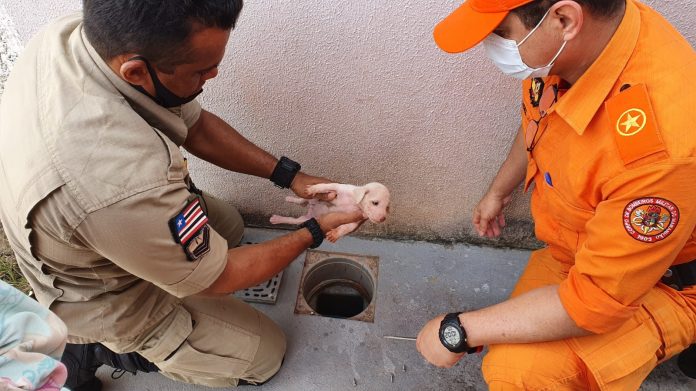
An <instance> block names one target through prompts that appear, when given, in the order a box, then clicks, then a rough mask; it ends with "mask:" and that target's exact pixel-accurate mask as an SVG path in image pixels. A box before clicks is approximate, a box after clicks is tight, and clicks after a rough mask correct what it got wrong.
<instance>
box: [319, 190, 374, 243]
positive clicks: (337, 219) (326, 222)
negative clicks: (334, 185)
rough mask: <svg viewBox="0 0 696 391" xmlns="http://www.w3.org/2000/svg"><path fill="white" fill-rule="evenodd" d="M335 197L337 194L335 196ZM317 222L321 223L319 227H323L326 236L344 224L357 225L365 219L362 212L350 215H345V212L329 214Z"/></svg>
mask: <svg viewBox="0 0 696 391" xmlns="http://www.w3.org/2000/svg"><path fill="white" fill-rule="evenodd" d="M334 196H335V194H334ZM316 219H317V222H318V223H319V226H320V227H321V230H322V231H324V234H326V233H327V232H329V231H331V230H333V229H334V228H337V227H339V226H341V225H343V224H350V223H357V222H359V221H363V220H365V217H363V213H362V211H359V210H358V211H355V212H350V213H344V212H334V213H328V214H325V215H323V216H319V217H317V218H316Z"/></svg>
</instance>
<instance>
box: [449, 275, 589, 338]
mask: <svg viewBox="0 0 696 391" xmlns="http://www.w3.org/2000/svg"><path fill="white" fill-rule="evenodd" d="M459 318H460V320H461V322H462V326H464V329H465V330H466V333H467V337H468V339H469V344H470V345H471V346H482V345H492V344H500V343H533V342H546V341H557V340H561V339H566V338H572V337H581V336H585V335H590V334H591V333H590V332H588V331H586V330H583V329H581V328H579V327H578V326H577V325H576V324H575V322H574V321H573V319H572V318H571V317H570V316H569V315H568V313H567V311H566V310H565V308H564V307H563V305H562V304H561V299H560V297H559V295H558V286H557V285H550V286H546V287H542V288H538V289H535V290H532V291H529V292H527V293H524V294H522V295H520V296H517V297H515V298H513V299H510V300H507V301H505V302H502V303H500V304H497V305H494V306H491V307H487V308H484V309H481V310H478V311H473V312H467V313H463V314H461V315H460V316H459Z"/></svg>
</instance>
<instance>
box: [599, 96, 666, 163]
mask: <svg viewBox="0 0 696 391" xmlns="http://www.w3.org/2000/svg"><path fill="white" fill-rule="evenodd" d="M605 108H606V110H607V114H608V118H609V127H610V129H611V131H612V132H613V133H614V139H615V140H616V144H617V147H618V150H619V154H620V155H621V159H622V160H623V163H624V165H626V166H628V165H630V164H631V163H634V162H636V161H638V160H641V159H643V158H646V157H648V156H651V155H654V154H657V153H660V152H663V153H664V152H666V148H665V144H664V142H663V141H662V136H661V135H660V129H659V128H658V126H657V118H656V117H655V112H654V111H653V108H652V104H651V103H650V97H649V96H648V90H647V88H646V87H645V84H636V85H634V86H631V87H628V86H626V85H625V86H624V87H622V91H621V92H620V93H619V94H618V95H616V96H613V97H611V98H610V99H608V100H607V101H606V102H605Z"/></svg>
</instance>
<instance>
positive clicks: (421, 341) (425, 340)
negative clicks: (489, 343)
mask: <svg viewBox="0 0 696 391" xmlns="http://www.w3.org/2000/svg"><path fill="white" fill-rule="evenodd" d="M444 318H445V316H444V315H440V316H438V317H437V318H435V319H433V320H431V321H430V322H428V323H427V324H426V325H425V326H424V327H423V329H422V330H421V331H420V333H418V339H417V340H416V348H417V349H418V351H419V352H420V354H421V355H423V358H425V359H426V360H427V361H428V362H429V363H431V364H433V365H435V366H436V367H440V368H452V367H453V366H454V365H455V364H456V363H457V362H458V361H459V360H460V359H461V358H462V357H463V356H464V355H465V354H466V353H452V352H450V351H449V350H447V348H445V347H444V346H443V345H442V342H440V323H442V320H443V319H444Z"/></svg>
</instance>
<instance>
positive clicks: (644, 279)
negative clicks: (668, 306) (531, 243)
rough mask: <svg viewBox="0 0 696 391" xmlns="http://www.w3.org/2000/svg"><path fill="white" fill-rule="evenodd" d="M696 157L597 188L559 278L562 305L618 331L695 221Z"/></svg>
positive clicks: (591, 325)
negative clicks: (583, 234)
mask: <svg viewBox="0 0 696 391" xmlns="http://www.w3.org/2000/svg"><path fill="white" fill-rule="evenodd" d="M695 177H696V159H694V158H688V159H675V160H670V161H664V162H660V163H654V164H650V165H648V166H643V167H639V168H635V169H632V170H629V171H626V172H624V173H622V174H620V175H619V176H617V177H615V178H613V179H610V180H609V181H608V182H606V183H605V185H604V186H603V187H602V189H601V190H602V193H603V197H602V198H603V199H604V201H602V202H601V203H600V204H599V205H598V206H597V208H596V210H595V215H594V217H592V218H591V219H590V220H589V221H588V223H587V225H586V227H585V228H586V231H587V240H586V241H585V242H584V244H583V245H582V247H581V248H580V249H579V250H578V252H577V254H576V258H575V265H574V266H573V267H572V268H571V270H570V273H569V275H568V278H567V279H566V280H565V281H563V282H562V283H561V286H560V289H559V294H560V298H561V302H562V303H563V306H564V307H565V309H566V311H567V312H568V314H569V315H570V317H571V318H572V319H573V320H574V321H575V322H576V324H577V325H578V326H579V327H581V328H583V329H586V330H588V331H591V332H594V333H605V332H608V331H611V330H614V329H616V328H618V327H619V326H620V325H621V324H623V322H624V321H626V320H627V319H628V318H630V317H631V316H632V315H633V313H634V311H635V310H637V308H638V306H639V301H640V299H641V297H643V296H644V295H645V294H646V293H647V292H648V291H649V290H650V289H651V288H652V287H654V286H655V285H656V284H657V283H658V282H659V280H660V278H661V277H662V276H663V274H664V272H665V271H666V270H667V268H668V267H669V266H670V265H671V264H672V263H673V262H674V260H675V259H676V257H677V255H678V254H679V252H680V251H681V250H682V248H683V247H684V245H685V244H686V243H687V241H688V240H690V238H691V236H692V233H693V231H694V226H695V225H696V181H695V180H694V178H695Z"/></svg>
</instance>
